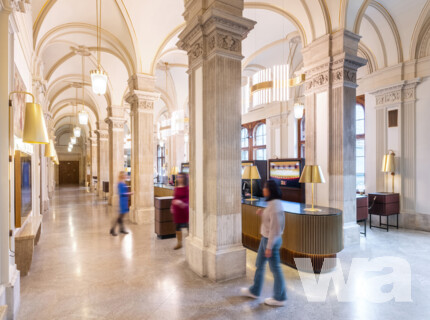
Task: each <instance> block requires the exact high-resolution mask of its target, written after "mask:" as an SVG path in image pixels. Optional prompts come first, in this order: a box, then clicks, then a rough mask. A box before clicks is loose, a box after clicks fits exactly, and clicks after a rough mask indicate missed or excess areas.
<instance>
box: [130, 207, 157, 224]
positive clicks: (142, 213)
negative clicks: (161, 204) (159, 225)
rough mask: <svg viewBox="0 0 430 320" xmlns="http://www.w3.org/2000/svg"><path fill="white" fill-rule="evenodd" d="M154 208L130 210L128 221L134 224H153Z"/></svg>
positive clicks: (132, 208)
mask: <svg viewBox="0 0 430 320" xmlns="http://www.w3.org/2000/svg"><path fill="white" fill-rule="evenodd" d="M154 211H155V209H154V207H152V208H134V207H131V208H130V221H131V222H132V223H135V224H144V223H145V224H146V223H154Z"/></svg>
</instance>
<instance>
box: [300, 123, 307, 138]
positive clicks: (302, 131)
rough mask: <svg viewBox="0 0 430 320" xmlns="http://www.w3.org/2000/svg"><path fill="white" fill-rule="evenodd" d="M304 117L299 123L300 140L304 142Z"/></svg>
mask: <svg viewBox="0 0 430 320" xmlns="http://www.w3.org/2000/svg"><path fill="white" fill-rule="evenodd" d="M305 124H306V123H305V117H303V118H302V121H300V140H301V141H305V139H306V127H305Z"/></svg>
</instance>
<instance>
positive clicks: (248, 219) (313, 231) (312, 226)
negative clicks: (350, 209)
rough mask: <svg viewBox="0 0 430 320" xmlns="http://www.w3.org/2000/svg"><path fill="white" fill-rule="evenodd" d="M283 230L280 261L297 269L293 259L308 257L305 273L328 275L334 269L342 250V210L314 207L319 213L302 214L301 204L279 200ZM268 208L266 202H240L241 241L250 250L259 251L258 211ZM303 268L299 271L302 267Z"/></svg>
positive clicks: (304, 212)
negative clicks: (280, 202) (326, 273)
mask: <svg viewBox="0 0 430 320" xmlns="http://www.w3.org/2000/svg"><path fill="white" fill-rule="evenodd" d="M282 204H283V207H284V212H285V230H284V234H283V236H282V246H281V252H280V253H281V261H282V262H283V263H285V264H287V265H289V266H291V267H293V268H296V263H295V261H294V258H310V261H311V262H312V265H310V264H308V265H306V266H304V267H305V268H304V269H305V271H308V272H315V273H321V272H327V271H330V270H332V269H334V268H335V267H336V262H335V260H334V259H329V260H326V262H325V263H324V259H325V258H336V254H337V253H338V252H340V251H341V250H342V249H343V224H342V211H341V210H337V209H332V208H325V207H317V208H319V209H321V211H320V212H308V211H304V209H305V208H306V205H305V204H303V203H297V202H289V201H282ZM266 206H267V203H266V202H265V201H262V200H259V201H252V202H251V201H247V200H242V242H243V245H244V246H245V247H247V248H249V249H251V250H255V251H257V250H258V246H259V243H260V238H261V235H260V224H261V217H260V216H259V215H257V214H256V212H257V210H258V209H260V208H262V209H264V208H265V207H266ZM301 269H302V268H301Z"/></svg>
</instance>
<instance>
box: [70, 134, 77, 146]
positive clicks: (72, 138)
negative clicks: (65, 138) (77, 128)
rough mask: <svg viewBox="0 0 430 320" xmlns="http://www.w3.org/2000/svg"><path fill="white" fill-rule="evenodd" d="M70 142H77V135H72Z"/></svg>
mask: <svg viewBox="0 0 430 320" xmlns="http://www.w3.org/2000/svg"><path fill="white" fill-rule="evenodd" d="M70 142H71V143H72V144H76V137H75V136H73V137H71V138H70Z"/></svg>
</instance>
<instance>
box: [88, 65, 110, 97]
mask: <svg viewBox="0 0 430 320" xmlns="http://www.w3.org/2000/svg"><path fill="white" fill-rule="evenodd" d="M90 74H91V84H92V87H93V92H94V93H95V94H99V95H102V94H105V93H106V87H107V74H106V72H104V71H103V70H100V68H98V69H97V70H92V71H91V72H90Z"/></svg>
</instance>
